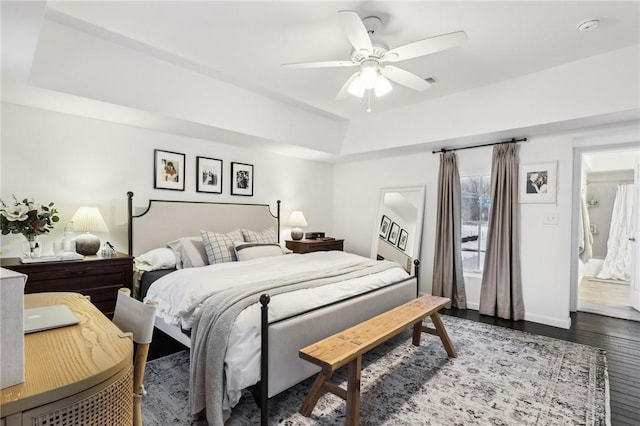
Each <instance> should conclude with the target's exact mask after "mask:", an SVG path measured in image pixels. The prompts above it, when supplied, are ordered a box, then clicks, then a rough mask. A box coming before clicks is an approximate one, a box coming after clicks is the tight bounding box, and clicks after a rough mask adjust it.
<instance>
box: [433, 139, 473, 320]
mask: <svg viewBox="0 0 640 426" xmlns="http://www.w3.org/2000/svg"><path fill="white" fill-rule="evenodd" d="M461 204H462V192H461V190H460V174H459V173H458V164H457V157H456V153H455V152H452V151H449V152H444V153H442V154H440V171H439V174H438V218H437V223H436V247H435V256H434V258H433V289H432V293H433V295H434V296H442V297H448V298H449V299H451V305H452V306H454V307H456V308H460V309H467V295H466V293H465V289H464V276H463V274H462V254H461V252H460V250H461V239H460V233H461V218H462V209H461Z"/></svg>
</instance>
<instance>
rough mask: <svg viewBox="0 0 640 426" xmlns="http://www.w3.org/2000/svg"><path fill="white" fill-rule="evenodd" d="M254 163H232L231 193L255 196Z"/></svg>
mask: <svg viewBox="0 0 640 426" xmlns="http://www.w3.org/2000/svg"><path fill="white" fill-rule="evenodd" d="M253 179H254V175H253V165H252V164H245V163H235V162H232V163H231V195H245V196H248V197H251V196H253Z"/></svg>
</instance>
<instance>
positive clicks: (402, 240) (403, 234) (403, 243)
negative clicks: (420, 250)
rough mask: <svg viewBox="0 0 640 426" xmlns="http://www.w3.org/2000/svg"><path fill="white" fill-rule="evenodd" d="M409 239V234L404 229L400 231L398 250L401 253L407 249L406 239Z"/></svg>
mask: <svg viewBox="0 0 640 426" xmlns="http://www.w3.org/2000/svg"><path fill="white" fill-rule="evenodd" d="M408 238H409V233H408V232H407V231H405V230H404V229H402V230H400V239H398V248H399V249H400V250H402V251H405V249H406V248H407V239H408Z"/></svg>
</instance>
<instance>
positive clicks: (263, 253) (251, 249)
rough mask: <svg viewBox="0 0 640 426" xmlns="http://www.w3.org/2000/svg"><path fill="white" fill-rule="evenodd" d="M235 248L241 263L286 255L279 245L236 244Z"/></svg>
mask: <svg viewBox="0 0 640 426" xmlns="http://www.w3.org/2000/svg"><path fill="white" fill-rule="evenodd" d="M234 248H235V251H236V257H237V258H238V260H239V261H243V260H251V259H257V258H259V257H270V256H281V255H283V254H284V253H283V251H282V248H281V247H280V246H279V245H278V244H257V243H245V242H235V243H234Z"/></svg>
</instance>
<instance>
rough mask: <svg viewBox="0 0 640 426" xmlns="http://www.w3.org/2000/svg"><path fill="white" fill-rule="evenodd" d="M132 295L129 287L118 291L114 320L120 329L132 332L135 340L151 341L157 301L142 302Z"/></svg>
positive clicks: (140, 341)
mask: <svg viewBox="0 0 640 426" xmlns="http://www.w3.org/2000/svg"><path fill="white" fill-rule="evenodd" d="M130 295H131V290H129V289H128V288H121V289H120V291H118V299H117V301H116V310H115V312H114V314H113V320H112V321H113V323H114V324H115V325H117V326H118V328H119V329H120V330H122V331H124V332H129V333H132V334H133V341H134V342H136V343H139V344H140V343H142V344H144V343H151V337H152V336H153V324H154V321H155V318H156V310H157V309H158V305H157V304H156V303H155V302H147V303H142V302H140V301H139V300H136V299H134V298H133V297H131V296H130Z"/></svg>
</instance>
